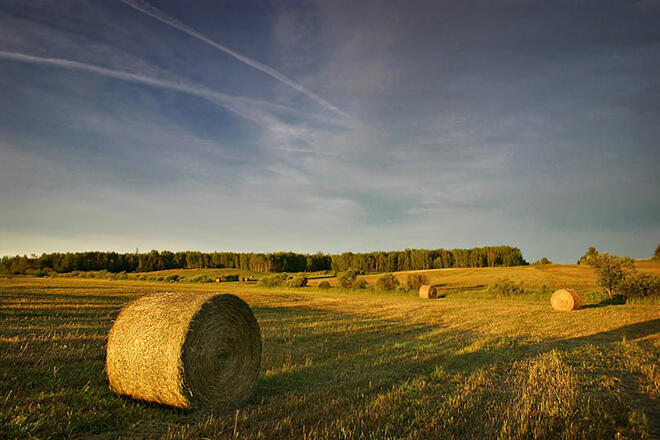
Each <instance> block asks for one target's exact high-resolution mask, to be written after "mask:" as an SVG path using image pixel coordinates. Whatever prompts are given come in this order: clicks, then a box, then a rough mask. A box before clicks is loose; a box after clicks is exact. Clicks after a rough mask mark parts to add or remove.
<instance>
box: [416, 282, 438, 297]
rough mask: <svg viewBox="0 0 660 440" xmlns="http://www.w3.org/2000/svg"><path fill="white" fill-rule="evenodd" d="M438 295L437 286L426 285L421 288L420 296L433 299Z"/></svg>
mask: <svg viewBox="0 0 660 440" xmlns="http://www.w3.org/2000/svg"><path fill="white" fill-rule="evenodd" d="M436 296H438V290H437V289H436V288H435V286H429V285H425V286H422V287H420V288H419V297H420V298H426V299H433V298H435V297H436Z"/></svg>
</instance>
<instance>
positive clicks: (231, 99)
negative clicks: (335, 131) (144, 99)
mask: <svg viewBox="0 0 660 440" xmlns="http://www.w3.org/2000/svg"><path fill="white" fill-rule="evenodd" d="M0 59H5V60H11V61H17V62H23V63H30V64H39V65H47V66H55V67H60V68H63V69H72V70H79V71H83V72H89V73H92V74H95V75H101V76H105V77H109V78H115V79H119V80H123V81H129V82H133V83H138V84H144V85H148V86H152V87H158V88H161V89H166V90H171V91H175V92H181V93H186V94H189V95H193V96H197V97H199V98H203V99H206V100H207V101H210V102H212V103H213V104H215V105H218V106H221V107H223V108H225V109H227V110H229V111H231V112H233V113H235V114H237V115H239V116H241V117H243V118H245V119H248V120H251V121H253V122H255V123H257V124H259V125H261V126H264V127H265V128H268V129H270V130H273V131H275V132H278V133H280V134H283V135H285V136H291V137H294V138H297V139H299V140H302V141H304V142H305V143H307V144H311V143H312V140H311V139H310V138H309V136H306V135H309V131H307V130H305V129H302V128H297V127H295V126H293V125H290V124H287V123H285V122H283V121H281V120H279V119H278V118H277V117H275V116H273V114H272V113H269V112H268V111H266V110H264V109H260V108H259V107H270V108H277V107H279V108H280V109H281V108H282V107H283V106H275V105H272V104H269V103H264V102H262V101H259V100H255V99H251V98H245V97H240V96H233V95H228V94H225V93H220V92H216V91H213V90H210V89H209V88H207V87H205V86H203V85H200V84H195V83H192V82H190V81H183V80H181V81H172V80H168V79H162V78H155V77H151V76H146V75H143V74H140V73H132V72H127V71H123V70H117V69H109V68H107V67H102V66H97V65H93V64H88V63H82V62H79V61H73V60H67V59H62V58H47V57H39V56H34V55H29V54H25V53H18V52H6V51H0ZM287 110H291V109H287Z"/></svg>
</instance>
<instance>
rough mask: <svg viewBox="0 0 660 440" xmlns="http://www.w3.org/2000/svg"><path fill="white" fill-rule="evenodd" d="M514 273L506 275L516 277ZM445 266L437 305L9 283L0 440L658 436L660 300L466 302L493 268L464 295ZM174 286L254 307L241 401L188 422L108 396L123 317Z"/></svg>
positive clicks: (289, 292) (307, 293)
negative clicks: (246, 391)
mask: <svg viewBox="0 0 660 440" xmlns="http://www.w3.org/2000/svg"><path fill="white" fill-rule="evenodd" d="M556 267H558V266H556ZM520 269H522V268H511V269H508V270H509V271H512V270H513V272H509V273H510V274H511V273H513V275H511V278H512V279H516V278H515V271H516V270H520ZM526 269H529V268H526ZM571 270H573V269H571V267H570V266H568V267H567V269H566V274H570V272H571ZM504 271H505V272H506V270H504ZM650 271H655V268H654V267H652V268H651V269H650ZM560 272H561V270H560ZM443 274H444V275H446V277H445V279H444V280H445V284H446V285H447V286H450V287H452V289H455V291H454V290H452V291H450V293H449V295H448V296H447V297H446V298H442V299H437V300H432V301H428V300H427V301H425V300H421V299H419V298H417V297H415V296H411V295H407V294H402V293H389V294H388V293H375V292H370V291H356V292H344V291H339V289H331V290H329V291H319V290H317V289H315V288H314V287H307V288H304V289H278V288H270V289H268V288H261V287H258V286H255V285H246V284H241V283H226V284H224V283H223V284H219V285H216V284H192V283H191V284H185V283H176V284H168V283H158V282H146V281H106V280H90V279H75V278H54V279H37V278H26V277H14V278H0V437H8V438H14V437H20V438H24V437H38V438H49V437H74V438H75V437H79V438H83V437H84V438H90V437H98V438H116V437H118V436H121V437H164V438H190V437H193V438H196V437H206V438H264V439H270V438H276V439H280V438H281V439H288V438H304V439H317V438H346V439H358V438H360V439H388V438H389V439H408V438H409V439H418V438H466V437H468V438H557V437H563V438H631V439H638V438H657V437H658V435H660V367H658V365H660V305H654V304H628V305H609V306H606V305H602V304H594V303H592V304H588V305H587V307H585V308H584V309H582V310H579V311H575V312H570V313H561V312H555V311H553V310H552V309H551V308H550V306H549V301H547V299H545V300H543V299H539V298H538V296H526V297H522V298H513V299H502V298H495V297H488V295H485V294H484V293H481V294H479V295H473V294H472V293H473V291H475V290H476V291H477V292H475V293H479V292H478V290H479V287H478V286H481V287H483V286H485V285H487V284H488V282H490V281H489V278H488V276H490V275H487V276H486V277H485V278H484V276H485V275H484V274H487V273H486V272H484V273H482V274H479V273H477V274H476V275H475V274H473V275H471V277H470V278H469V279H468V281H467V282H465V283H463V284H462V285H463V287H465V288H466V289H465V291H463V292H460V286H461V283H460V282H458V281H452V280H453V279H452V278H448V277H449V272H444V273H443ZM566 274H565V275H566ZM451 276H456V277H460V276H461V275H460V273H456V274H454V275H451ZM498 276H499V274H498ZM553 276H555V275H553ZM566 276H567V277H568V278H567V279H566V280H564V281H563V282H566V283H569V282H570V281H571V279H570V275H566ZM479 279H481V280H482V281H481V282H480V281H479ZM433 281H434V282H437V280H435V279H434V280H433ZM542 281H543V280H542ZM573 281H574V283H577V284H578V285H577V286H576V287H581V286H588V285H589V283H591V287H594V286H593V280H591V281H589V280H586V281H585V279H583V278H581V277H578V276H574V279H573ZM580 282H583V283H585V284H579V283H580ZM452 283H453V284H452ZM543 283H544V284H547V283H549V281H543ZM440 284H442V283H440ZM470 286H477V287H475V289H469V288H468V287H470ZM566 287H571V285H570V284H569V285H567V286H566ZM585 288H586V287H585ZM171 290H189V291H208V290H216V291H220V292H230V293H234V294H236V295H238V296H240V297H241V298H242V299H243V300H245V301H246V302H247V303H248V304H249V305H250V306H251V307H252V308H253V311H254V313H255V316H256V318H257V320H258V322H259V325H260V327H261V332H262V336H263V348H264V351H263V358H262V370H261V374H260V376H259V380H258V383H257V389H256V392H255V394H254V396H253V397H252V398H251V399H250V400H249V402H248V403H247V404H246V405H244V406H242V407H241V408H238V409H237V410H235V409H232V410H224V411H220V412H216V413H204V412H199V411H193V412H187V411H181V410H175V409H171V408H166V407H161V406H157V405H152V404H147V403H142V402H137V401H133V400H130V399H125V398H122V397H119V396H116V395H114V394H113V393H112V392H111V391H110V390H109V388H108V383H107V379H106V376H105V371H104V363H105V342H106V336H107V333H108V331H109V329H110V327H111V326H112V322H113V319H114V318H115V317H116V316H117V314H118V312H119V310H120V308H121V307H122V306H123V305H124V304H125V303H127V302H128V301H130V300H131V299H133V298H135V297H137V296H139V295H141V294H144V293H149V292H156V291H171Z"/></svg>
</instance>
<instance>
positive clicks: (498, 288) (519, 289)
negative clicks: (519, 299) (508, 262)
mask: <svg viewBox="0 0 660 440" xmlns="http://www.w3.org/2000/svg"><path fill="white" fill-rule="evenodd" d="M488 293H491V294H493V295H496V296H516V295H524V294H525V293H527V292H526V290H525V285H524V283H523V282H522V281H521V282H520V283H519V284H516V283H515V282H513V281H511V280H510V279H508V278H500V279H499V280H497V281H495V282H494V283H493V284H491V285H490V286H488Z"/></svg>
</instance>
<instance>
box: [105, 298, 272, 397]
mask: <svg viewBox="0 0 660 440" xmlns="http://www.w3.org/2000/svg"><path fill="white" fill-rule="evenodd" d="M260 364H261V333H260V331H259V325H258V324H257V321H256V319H255V318H254V315H253V314H252V310H251V309H250V307H249V306H248V305H247V304H246V303H244V302H243V301H242V300H241V299H239V298H238V297H236V296H234V295H224V294H217V293H201V294H200V293H158V294H152V295H147V296H143V297H141V298H139V299H137V300H135V301H133V302H132V303H130V304H129V305H128V306H126V307H125V308H124V309H123V310H122V311H121V313H120V314H119V316H118V317H117V320H116V321H115V323H114V325H113V326H112V329H111V330H110V334H109V335H108V347H107V355H106V370H107V373H108V380H109V381H110V388H111V389H112V390H113V391H114V392H116V393H118V394H121V395H124V396H129V397H133V398H135V399H140V400H145V401H149V402H155V403H160V404H164V405H171V406H175V407H178V408H191V407H221V406H227V405H235V404H238V403H240V402H241V401H243V400H245V399H247V398H248V397H250V395H251V394H252V391H253V389H254V385H255V383H256V381H257V376H258V375H259V367H260Z"/></svg>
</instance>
